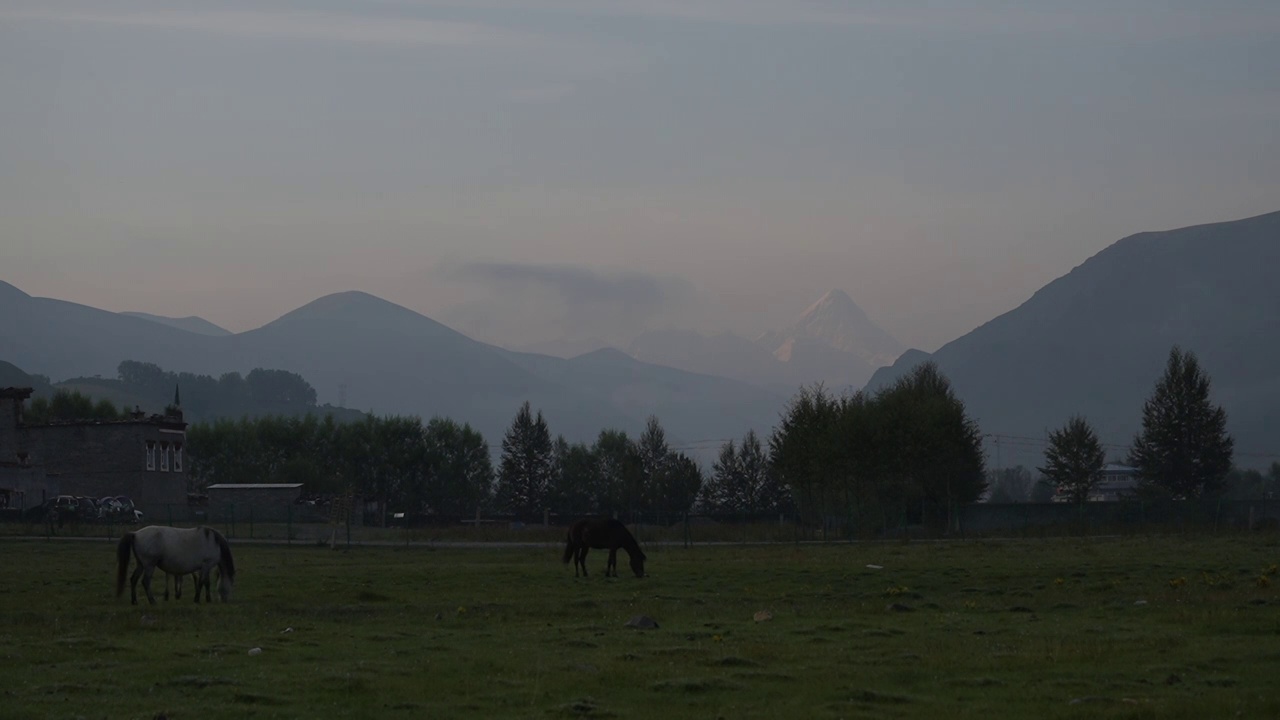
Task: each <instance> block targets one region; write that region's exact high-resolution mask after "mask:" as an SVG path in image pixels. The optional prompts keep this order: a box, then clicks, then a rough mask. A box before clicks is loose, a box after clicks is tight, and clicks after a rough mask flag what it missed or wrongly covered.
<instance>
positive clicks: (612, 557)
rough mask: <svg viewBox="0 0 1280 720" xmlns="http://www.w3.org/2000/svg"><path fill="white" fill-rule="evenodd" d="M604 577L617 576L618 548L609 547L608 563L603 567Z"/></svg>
mask: <svg viewBox="0 0 1280 720" xmlns="http://www.w3.org/2000/svg"><path fill="white" fill-rule="evenodd" d="M604 575H605V577H618V548H609V564H608V565H606V566H605V568H604Z"/></svg>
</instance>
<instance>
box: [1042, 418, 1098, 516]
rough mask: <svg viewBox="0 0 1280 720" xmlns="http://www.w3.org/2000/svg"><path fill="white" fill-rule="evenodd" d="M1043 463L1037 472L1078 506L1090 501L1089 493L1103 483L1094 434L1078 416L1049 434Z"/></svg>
mask: <svg viewBox="0 0 1280 720" xmlns="http://www.w3.org/2000/svg"><path fill="white" fill-rule="evenodd" d="M1044 460H1045V466H1044V467H1042V468H1039V470H1040V472H1041V473H1043V474H1044V476H1045V478H1046V479H1047V481H1048V482H1050V483H1052V484H1053V485H1054V486H1055V487H1057V489H1058V492H1059V494H1062V495H1065V496H1066V497H1067V498H1068V499H1069V500H1070V501H1071V502H1077V503H1079V502H1084V501H1086V500H1088V499H1089V493H1090V492H1092V491H1093V488H1094V487H1096V486H1097V485H1098V483H1099V482H1100V481H1101V480H1102V468H1103V466H1104V465H1105V464H1106V462H1107V459H1106V454H1105V453H1104V452H1103V451H1102V444H1101V443H1100V442H1098V435H1097V433H1095V432H1094V431H1093V427H1092V426H1090V425H1089V422H1088V421H1087V420H1085V419H1084V418H1083V417H1080V416H1076V417H1073V418H1071V419H1070V420H1068V421H1067V424H1066V425H1064V426H1063V427H1061V428H1059V429H1058V430H1054V431H1053V432H1052V433H1049V446H1048V447H1047V448H1046V449H1045V451H1044Z"/></svg>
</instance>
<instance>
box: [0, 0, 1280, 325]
mask: <svg viewBox="0 0 1280 720" xmlns="http://www.w3.org/2000/svg"><path fill="white" fill-rule="evenodd" d="M1278 138H1280V3H1278V2H1275V1H1274V0H1265V1H1264V0H1257V1H1255V2H1231V1H1227V2H1209V1H1208V0H1201V1H1198V2H1179V1H1177V0H1126V1H1119V0H1099V1H1096V2H1095V1H1090V0H1083V1H1082V0H1069V1H1064V2H1047V1H1046V2H929V3H923V2H922V3H913V2H906V1H902V0H885V1H884V2H870V3H862V2H804V1H803V0H779V1H777V2H763V1H760V0H707V1H703V2H699V1H698V0H645V1H643V2H641V1H636V2H622V1H619V0H596V1H589V0H456V1H455V2H448V1H444V2H433V1H432V0H421V1H414V0H402V1H386V2H375V1H370V0H364V1H362V2H355V1H350V2H339V1H337V0H330V1H325V0H305V1H302V0H299V1H297V2H273V1H272V0H254V1H253V2H249V1H245V2H221V3H219V2H210V1H194V0H193V1H190V2H160V1H158V0H157V1H155V2H146V1H137V2H134V1H129V2H109V1H107V0H79V1H71V2H60V1H58V0H29V1H28V0H0V280H4V281H6V282H9V283H12V284H14V285H17V286H18V287H19V288H21V289H22V290H25V291H26V292H28V293H30V294H32V295H40V296H48V297H57V298H62V299H67V300H72V301H76V302H81V303H86V304H90V305H94V306H96V307H101V308H104V309H109V310H142V311H146V312H152V313H157V314H164V315H173V316H182V315H189V314H198V315H201V316H202V317H204V318H206V319H208V320H210V321H212V322H215V323H218V324H219V325H222V326H224V327H226V328H228V329H230V330H234V331H242V330H248V329H251V328H253V327H257V326H259V325H261V324H264V323H266V322H269V321H270V320H272V319H274V318H275V317H277V316H279V315H281V314H283V313H285V312H287V311H289V310H292V309H294V308H296V307H298V306H300V305H302V304H305V303H306V302H309V301H311V300H313V299H315V298H317V297H319V296H321V295H325V294H327V293H331V292H336V291H341V290H364V291H366V292H370V293H373V294H375V295H378V296H380V297H383V298H386V299H388V300H391V301H393V302H397V303H399V304H402V305H405V306H407V307H409V308H412V309H414V310H417V311H419V312H422V313H424V314H427V315H429V316H431V317H433V318H436V319H438V320H441V321H443V322H446V323H448V324H451V325H453V326H454V327H456V328H458V329H459V330H462V331H463V332H466V333H468V334H470V335H472V336H474V337H478V338H480V339H484V340H488V341H491V342H501V343H504V344H511V345H520V344H525V343H531V342H535V341H539V340H546V339H550V338H551V337H554V336H555V335H557V334H559V333H561V332H564V331H565V328H567V327H574V328H580V329H581V332H583V333H590V334H596V335H599V336H601V337H605V338H606V339H610V340H613V341H617V340H618V338H621V337H625V336H628V335H630V334H633V333H634V332H635V331H637V330H638V329H639V328H640V327H643V326H650V327H666V326H669V325H675V326H687V327H693V328H695V329H700V330H703V331H713V330H722V329H730V330H734V331H737V332H741V333H744V334H754V333H757V332H759V331H762V330H764V329H767V328H770V327H773V326H777V325H780V324H782V323H785V322H786V321H788V320H790V319H791V318H792V317H794V316H795V315H797V314H798V313H800V312H801V311H802V310H803V309H804V307H805V306H806V305H807V304H809V303H810V302H812V301H813V300H815V299H817V298H818V297H819V296H820V295H822V294H823V293H824V292H825V291H826V290H828V289H830V288H832V287H839V288H842V289H844V290H845V291H847V292H848V293H849V294H850V295H851V296H852V297H853V298H854V299H855V300H856V301H857V302H858V303H859V304H860V305H861V306H862V307H863V308H864V309H865V310H866V311H867V312H868V314H869V315H870V316H871V317H872V319H873V320H875V321H877V322H878V323H880V324H881V325H882V326H884V327H885V328H886V329H887V330H889V331H890V332H891V333H893V334H894V335H896V336H897V337H898V338H899V339H900V340H902V341H903V342H904V343H906V344H907V345H910V346H916V347H921V348H924V349H928V350H932V349H935V348H936V347H937V346H939V345H941V344H943V343H945V342H947V341H948V340H951V339H953V338H955V337H957V336H959V335H961V334H963V333H965V332H967V331H969V330H971V329H972V328H974V327H975V326H977V325H979V324H981V323H983V322H985V321H987V320H989V319H991V318H992V317H994V316H995V315H997V314H999V313H1001V312H1004V311H1006V310H1009V309H1011V308H1013V307H1015V306H1016V305H1018V304H1019V303H1021V302H1022V301H1023V300H1025V299H1026V298H1028V297H1029V296H1030V295H1031V293H1033V292H1034V291H1035V290H1036V289H1038V288H1039V287H1040V286H1042V285H1043V284H1045V283H1046V282H1048V281H1049V280H1051V279H1053V278H1055V277H1058V276H1060V275H1062V274H1065V273H1066V272H1068V271H1069V270H1070V269H1071V268H1072V267H1074V266H1076V265H1078V264H1080V263H1081V262H1083V261H1084V260H1085V259H1087V258H1088V257H1089V256H1090V255H1092V254H1094V253H1096V252H1097V251H1099V250H1101V249H1102V248H1104V247H1106V246H1107V245H1109V244H1110V243H1112V242H1113V241H1115V240H1117V239H1118V238H1120V237H1122V236H1124V235H1128V234H1131V233H1134V232H1139V231H1143V230H1159V229H1167V228H1172V227H1180V226H1184V225H1189V224H1196V223H1202V222H1213V221H1220V220H1229V219H1235V218H1239V217H1245V216H1249V215H1255V214H1259V213H1263V212H1268V211H1273V210H1277V209H1280V139H1278ZM2 310H3V309H2V308H0V311H2Z"/></svg>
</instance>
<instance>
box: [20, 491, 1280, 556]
mask: <svg viewBox="0 0 1280 720" xmlns="http://www.w3.org/2000/svg"><path fill="white" fill-rule="evenodd" d="M589 515H591V513H588V512H574V511H563V512H559V511H551V510H547V511H544V512H543V513H541V514H540V515H533V516H529V515H525V516H516V515H510V514H499V513H485V512H478V513H476V514H475V515H473V516H471V517H467V518H437V517H431V516H416V517H406V516H405V515H404V514H402V513H384V512H381V511H380V510H379V509H378V508H376V507H374V506H372V505H370V506H366V505H364V504H362V503H359V502H355V501H352V500H350V499H347V500H345V501H344V500H342V499H337V500H333V501H329V502H326V503H323V504H314V505H313V504H297V503H286V504H276V505H271V504H261V503H220V504H209V505H191V504H170V505H140V506H137V507H135V508H133V509H132V510H131V512H130V514H128V515H123V514H119V513H116V514H112V515H109V516H101V515H96V516H94V515H88V514H85V513H79V512H59V511H56V510H53V509H50V508H48V507H46V506H40V507H37V508H28V509H22V508H6V509H2V510H0V534H4V535H9V536H37V537H38V536H45V537H49V538H53V537H102V538H118V537H120V536H121V535H122V534H123V533H125V532H128V531H129V530H132V529H136V528H137V527H140V526H143V525H170V526H175V527H195V526H200V525H207V526H210V527H215V528H217V529H219V530H220V531H221V532H222V533H223V534H224V535H226V536H227V537H229V538H231V539H234V540H255V541H264V542H277V543H281V544H289V545H292V544H298V545H328V546H331V547H339V546H343V547H350V546H352V545H362V544H384V545H385V544H406V545H415V544H434V543H450V542H454V543H524V544H539V543H540V544H557V543H562V542H564V539H565V535H566V528H567V527H568V526H569V525H570V524H571V523H572V522H573V521H574V520H576V519H578V518H580V517H586V516H589ZM920 515H921V514H920V513H917V514H916V516H913V515H912V513H911V512H910V511H909V509H901V508H899V509H897V511H896V512H886V511H885V509H884V508H878V507H877V508H873V509H865V510H864V511H863V512H854V511H848V512H845V513H843V514H837V515H826V516H822V517H819V518H818V519H814V518H812V517H810V518H808V519H801V518H800V517H798V516H796V515H793V514H789V513H782V514H779V513H718V514H697V513H690V514H674V513H662V514H657V513H620V514H618V515H617V517H618V519H620V520H622V521H623V522H624V523H626V525H627V526H628V527H629V528H630V529H631V531H632V534H634V535H635V536H636V538H637V539H638V540H639V541H640V542H641V543H657V544H664V545H683V546H692V545H698V544H724V543H791V542H851V541H884V540H904V541H909V540H915V539H918V540H940V539H951V540H958V539H978V538H999V537H1060V536H1102V535H1143V534H1162V533H1239V532H1268V531H1270V532H1275V531H1276V530H1277V529H1280V500H1277V499H1266V498H1264V499H1258V500H1205V501H1138V500H1126V501H1119V502H1087V503H1079V504H1076V503H1007V504H1005V503H974V504H969V505H960V506H956V507H954V508H952V509H951V511H950V512H949V513H947V514H946V519H945V521H943V522H934V523H924V522H921V521H920V519H919V518H920Z"/></svg>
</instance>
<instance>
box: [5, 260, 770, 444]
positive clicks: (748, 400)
mask: <svg viewBox="0 0 1280 720" xmlns="http://www.w3.org/2000/svg"><path fill="white" fill-rule="evenodd" d="M0 309H3V312H0V359H2V360H6V361H8V362H11V363H13V364H14V365H16V366H17V367H19V368H21V369H22V370H24V371H26V372H29V373H39V374H42V375H47V376H49V377H51V378H53V379H55V380H60V379H65V378H71V377H92V376H94V375H101V376H104V377H114V376H115V375H116V368H117V366H118V365H119V363H120V362H121V361H122V360H140V361H144V362H152V363H156V364H158V365H160V366H161V367H163V368H165V369H166V370H172V371H185V372H192V373H197V374H205V375H213V376H215V377H216V376H218V375H220V374H222V373H225V372H231V371H237V372H241V373H247V372H248V371H249V370H252V369H253V368H257V367H263V368H269V369H283V370H289V371H291V372H295V373H298V374H300V375H302V377H304V378H306V379H307V381H309V382H310V383H311V384H312V385H313V386H314V387H315V388H316V390H317V393H318V394H319V396H320V400H321V402H334V401H336V400H337V399H339V398H342V399H344V400H345V404H346V405H347V406H349V407H353V408H356V409H360V410H371V411H373V412H376V413H379V414H411V415H421V416H423V417H428V418H429V417H432V416H435V415H440V416H445V417H450V418H453V419H455V420H458V421H460V422H469V423H471V424H472V426H473V427H475V428H477V429H478V430H480V431H481V432H482V433H483V434H484V435H485V437H486V439H488V440H489V442H490V444H491V446H493V447H496V446H497V445H498V444H499V443H500V441H501V438H502V436H503V433H504V432H505V430H506V428H507V427H508V426H509V424H510V422H511V419H512V418H513V417H514V416H515V414H516V411H517V410H518V409H519V407H520V405H521V404H522V403H523V402H525V401H526V400H527V401H529V402H530V403H531V404H532V405H533V407H534V408H535V409H539V410H541V411H542V412H543V414H544V416H545V417H546V418H547V421H548V423H549V425H550V426H551V429H552V432H553V433H557V434H561V433H562V434H564V435H565V436H566V438H568V439H570V440H573V441H590V440H593V439H594V438H595V436H596V435H597V434H598V433H599V432H600V431H601V430H602V429H606V428H612V429H620V430H625V431H627V432H628V433H629V434H631V435H633V436H635V435H637V434H638V433H639V432H640V431H641V430H642V429H643V427H644V424H645V421H646V420H647V418H648V417H649V416H650V415H654V416H657V417H658V418H659V420H660V421H661V422H662V424H663V427H664V429H665V430H666V432H667V434H668V437H669V438H670V439H671V441H672V442H673V443H676V444H679V443H684V444H696V443H697V441H702V440H712V439H713V440H717V441H723V440H724V439H727V438H731V437H740V436H741V435H742V434H744V433H745V432H746V431H747V430H749V429H755V430H756V431H757V432H760V433H767V432H768V431H769V429H770V428H771V427H772V425H773V423H774V422H775V421H776V419H777V417H778V413H779V412H780V411H781V409H782V407H783V405H784V404H785V401H786V398H785V397H783V396H781V395H778V394H775V393H772V392H770V391H768V390H764V389H761V388H757V387H754V386H751V385H748V384H745V383H742V382H738V381H734V380H730V379H726V378H722V377H715V376H710V375H701V374H697V373H691V372H687V371H682V370H677V369H674V368H668V367H661V366H657V365H653V364H650V363H645V362H641V361H639V360H636V359H635V358H632V357H630V356H628V355H626V354H625V353H622V352H619V351H616V350H601V351H596V352H592V353H588V354H586V355H582V356H580V357H576V358H571V359H563V358H556V357H550V356H545V355H536V354H532V353H516V352H511V351H508V350H504V349H502V348H498V347H495V346H492V345H487V344H484V343H481V342H477V341H475V340H472V339H470V338H468V337H466V336H465V335H463V334H461V333H459V332H457V331H455V330H452V329H450V328H448V327H446V326H444V325H442V324H440V323H438V322H435V321H434V320H432V319H430V318H428V317H426V316H423V315H420V314H418V313H416V312H413V311H411V310H409V309H407V308H404V307H401V306H399V305H395V304H393V303H390V302H387V301H385V300H381V299H379V298H377V297H374V296H372V295H369V294H366V293H362V292H342V293H336V294H333V295H328V296H325V297H322V298H319V299H318V300H315V301H313V302H311V303H309V304H307V305H305V306H303V307H300V308H298V309H296V310H294V311H292V312H290V313H287V314H285V315H283V316H281V317H280V318H278V319H276V320H275V321H273V322H271V323H268V324H267V325H264V326H262V327H260V328H257V329H255V330H251V331H248V332H243V333H237V334H226V335H215V334H207V333H206V332H200V331H193V330H190V329H184V327H181V326H175V323H174V322H165V321H164V320H165V319H163V318H162V319H154V318H152V317H140V316H138V315H136V314H124V313H113V312H108V311H104V310H99V309H96V308H92V307H88V306H85V305H79V304H76V303H70V302H65V301H62V300H55V299H49V298H38V297H32V296H30V295H27V294H26V293H24V292H22V291H21V290H19V289H18V288H16V287H14V286H13V285H10V284H7V283H4V282H0ZM184 324H187V325H190V323H184ZM197 327H203V326H201V325H197ZM206 329H207V328H206Z"/></svg>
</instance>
